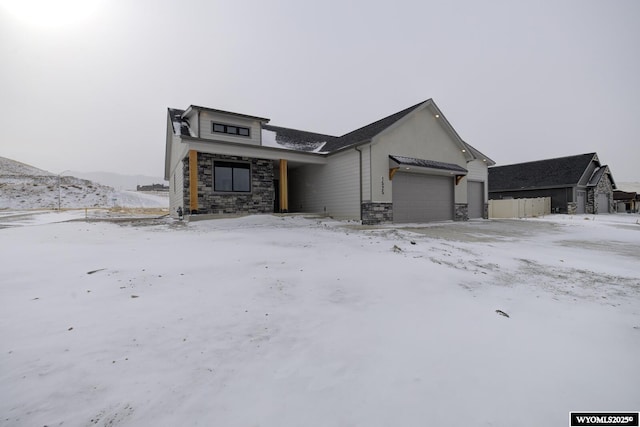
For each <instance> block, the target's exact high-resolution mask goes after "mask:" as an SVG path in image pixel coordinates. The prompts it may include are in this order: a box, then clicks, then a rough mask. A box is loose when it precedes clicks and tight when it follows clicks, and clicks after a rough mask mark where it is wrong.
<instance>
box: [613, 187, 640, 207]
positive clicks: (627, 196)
mask: <svg viewBox="0 0 640 427" xmlns="http://www.w3.org/2000/svg"><path fill="white" fill-rule="evenodd" d="M613 200H615V203H616V211H617V212H628V213H637V212H640V193H636V192H635V191H622V190H614V191H613Z"/></svg>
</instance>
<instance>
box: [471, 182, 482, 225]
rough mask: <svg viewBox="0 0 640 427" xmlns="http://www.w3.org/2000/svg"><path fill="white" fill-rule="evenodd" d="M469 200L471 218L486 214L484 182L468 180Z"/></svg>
mask: <svg viewBox="0 0 640 427" xmlns="http://www.w3.org/2000/svg"><path fill="white" fill-rule="evenodd" d="M467 202H468V208H469V218H482V217H483V216H484V182H477V181H469V182H467Z"/></svg>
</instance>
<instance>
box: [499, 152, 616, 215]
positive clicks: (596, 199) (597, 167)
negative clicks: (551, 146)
mask: <svg viewBox="0 0 640 427" xmlns="http://www.w3.org/2000/svg"><path fill="white" fill-rule="evenodd" d="M615 188H616V186H615V182H614V181H613V177H612V176H611V171H610V170H609V167H608V166H606V165H601V164H600V160H599V159H598V155H597V154H596V153H587V154H580V155H577V156H568V157H559V158H555V159H547V160H538V161H534V162H527V163H519V164H515V165H506V166H495V167H491V168H489V199H492V200H494V199H522V198H534V197H551V211H552V212H556V213H569V214H575V213H587V214H598V213H608V212H613V211H614V209H613V206H614V202H613V190H614V189H615Z"/></svg>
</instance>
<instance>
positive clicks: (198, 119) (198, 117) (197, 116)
mask: <svg viewBox="0 0 640 427" xmlns="http://www.w3.org/2000/svg"><path fill="white" fill-rule="evenodd" d="M196 120H197V121H198V138H200V110H197V113H196Z"/></svg>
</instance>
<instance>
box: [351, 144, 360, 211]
mask: <svg viewBox="0 0 640 427" xmlns="http://www.w3.org/2000/svg"><path fill="white" fill-rule="evenodd" d="M353 149H354V150H356V151H357V152H358V154H359V161H358V178H359V179H358V180H359V181H360V197H359V198H360V221H362V150H360V147H358V146H356V147H353Z"/></svg>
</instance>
